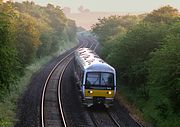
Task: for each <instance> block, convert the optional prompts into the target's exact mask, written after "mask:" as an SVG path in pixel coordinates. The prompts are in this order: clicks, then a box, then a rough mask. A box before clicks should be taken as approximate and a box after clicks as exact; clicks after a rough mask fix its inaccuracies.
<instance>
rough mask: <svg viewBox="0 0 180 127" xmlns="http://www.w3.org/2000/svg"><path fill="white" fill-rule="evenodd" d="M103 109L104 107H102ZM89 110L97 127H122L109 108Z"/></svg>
mask: <svg viewBox="0 0 180 127" xmlns="http://www.w3.org/2000/svg"><path fill="white" fill-rule="evenodd" d="M101 110H102V109H101ZM101 110H99V111H96V110H94V109H93V111H92V110H90V111H88V113H89V116H90V118H91V120H92V122H93V124H94V126H95V127H122V126H121V125H120V124H119V123H118V121H117V120H116V118H114V115H113V114H111V113H110V112H109V111H108V110H107V109H103V110H102V111H101Z"/></svg>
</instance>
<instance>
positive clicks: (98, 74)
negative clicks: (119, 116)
mask: <svg viewBox="0 0 180 127" xmlns="http://www.w3.org/2000/svg"><path fill="white" fill-rule="evenodd" d="M74 76H75V80H76V84H77V86H78V88H79V91H80V95H81V97H82V104H83V105H84V106H86V107H91V106H93V105H97V104H98V105H104V106H105V107H107V108H108V107H111V106H113V103H114V97H115V94H116V71H115V69H114V68H113V67H112V66H110V65H109V64H107V63H106V62H105V61H104V60H102V59H101V58H100V57H99V56H98V55H97V54H96V53H95V52H94V51H92V50H90V49H89V48H79V49H77V50H76V51H75V60H74Z"/></svg>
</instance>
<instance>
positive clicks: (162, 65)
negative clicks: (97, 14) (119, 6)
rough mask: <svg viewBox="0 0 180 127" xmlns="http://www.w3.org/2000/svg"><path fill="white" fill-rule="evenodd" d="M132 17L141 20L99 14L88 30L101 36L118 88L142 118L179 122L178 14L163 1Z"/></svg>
mask: <svg viewBox="0 0 180 127" xmlns="http://www.w3.org/2000/svg"><path fill="white" fill-rule="evenodd" d="M136 17H137V19H141V20H136V22H135V23H134V22H133V19H134V18H128V19H127V18H125V20H124V22H126V21H127V22H128V23H127V22H126V23H125V24H126V25H124V24H122V22H120V21H122V19H123V18H122V17H121V18H120V17H115V18H112V17H109V18H104V19H101V20H99V22H98V23H96V24H95V25H94V26H93V27H92V32H94V33H95V34H96V35H97V36H98V37H99V41H100V43H101V45H102V48H103V49H102V56H103V58H104V59H106V61H108V62H109V63H110V64H112V65H113V66H114V67H115V68H116V71H117V73H118V77H119V79H118V80H119V83H120V84H122V85H123V87H121V88H123V90H125V91H126V96H127V97H128V99H129V100H130V101H131V102H133V103H135V104H136V105H137V107H138V108H139V109H140V111H142V113H143V114H144V117H145V119H146V120H148V121H150V122H151V123H152V124H153V125H154V126H159V127H165V126H166V127H169V126H171V127H177V126H180V122H179V120H178V118H179V106H180V102H179V100H180V94H179V93H180V86H179V84H180V79H179V76H180V75H179V73H180V70H179V68H180V65H179V63H180V43H179V39H180V38H179V37H180V14H179V12H178V10H177V9H175V8H173V7H170V6H164V7H161V8H159V9H157V10H153V11H152V12H151V13H149V14H147V15H140V16H136ZM119 28H121V30H120V29H119ZM122 28H123V29H122ZM165 121H168V122H165Z"/></svg>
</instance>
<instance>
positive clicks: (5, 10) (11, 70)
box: [0, 3, 19, 101]
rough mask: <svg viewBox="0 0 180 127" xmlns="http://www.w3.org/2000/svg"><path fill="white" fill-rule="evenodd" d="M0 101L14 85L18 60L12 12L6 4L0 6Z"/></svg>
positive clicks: (13, 14)
mask: <svg viewBox="0 0 180 127" xmlns="http://www.w3.org/2000/svg"><path fill="white" fill-rule="evenodd" d="M0 10H1V12H0V37H1V38H0V60H1V62H0V101H1V99H2V96H3V94H5V93H6V92H5V93H3V92H4V91H7V90H10V87H11V85H13V84H14V85H15V82H16V81H17V75H18V71H17V70H18V65H19V64H18V59H17V56H16V50H15V45H14V43H13V41H14V38H15V37H14V23H13V20H14V16H15V13H14V10H13V8H12V6H11V5H10V4H9V3H7V4H4V3H1V4H0Z"/></svg>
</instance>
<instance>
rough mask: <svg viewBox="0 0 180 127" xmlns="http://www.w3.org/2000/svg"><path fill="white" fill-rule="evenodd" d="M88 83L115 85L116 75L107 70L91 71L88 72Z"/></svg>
mask: <svg viewBox="0 0 180 127" xmlns="http://www.w3.org/2000/svg"><path fill="white" fill-rule="evenodd" d="M86 84H87V85H93V86H114V75H113V74H112V73H105V72H89V73H87V77H86Z"/></svg>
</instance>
